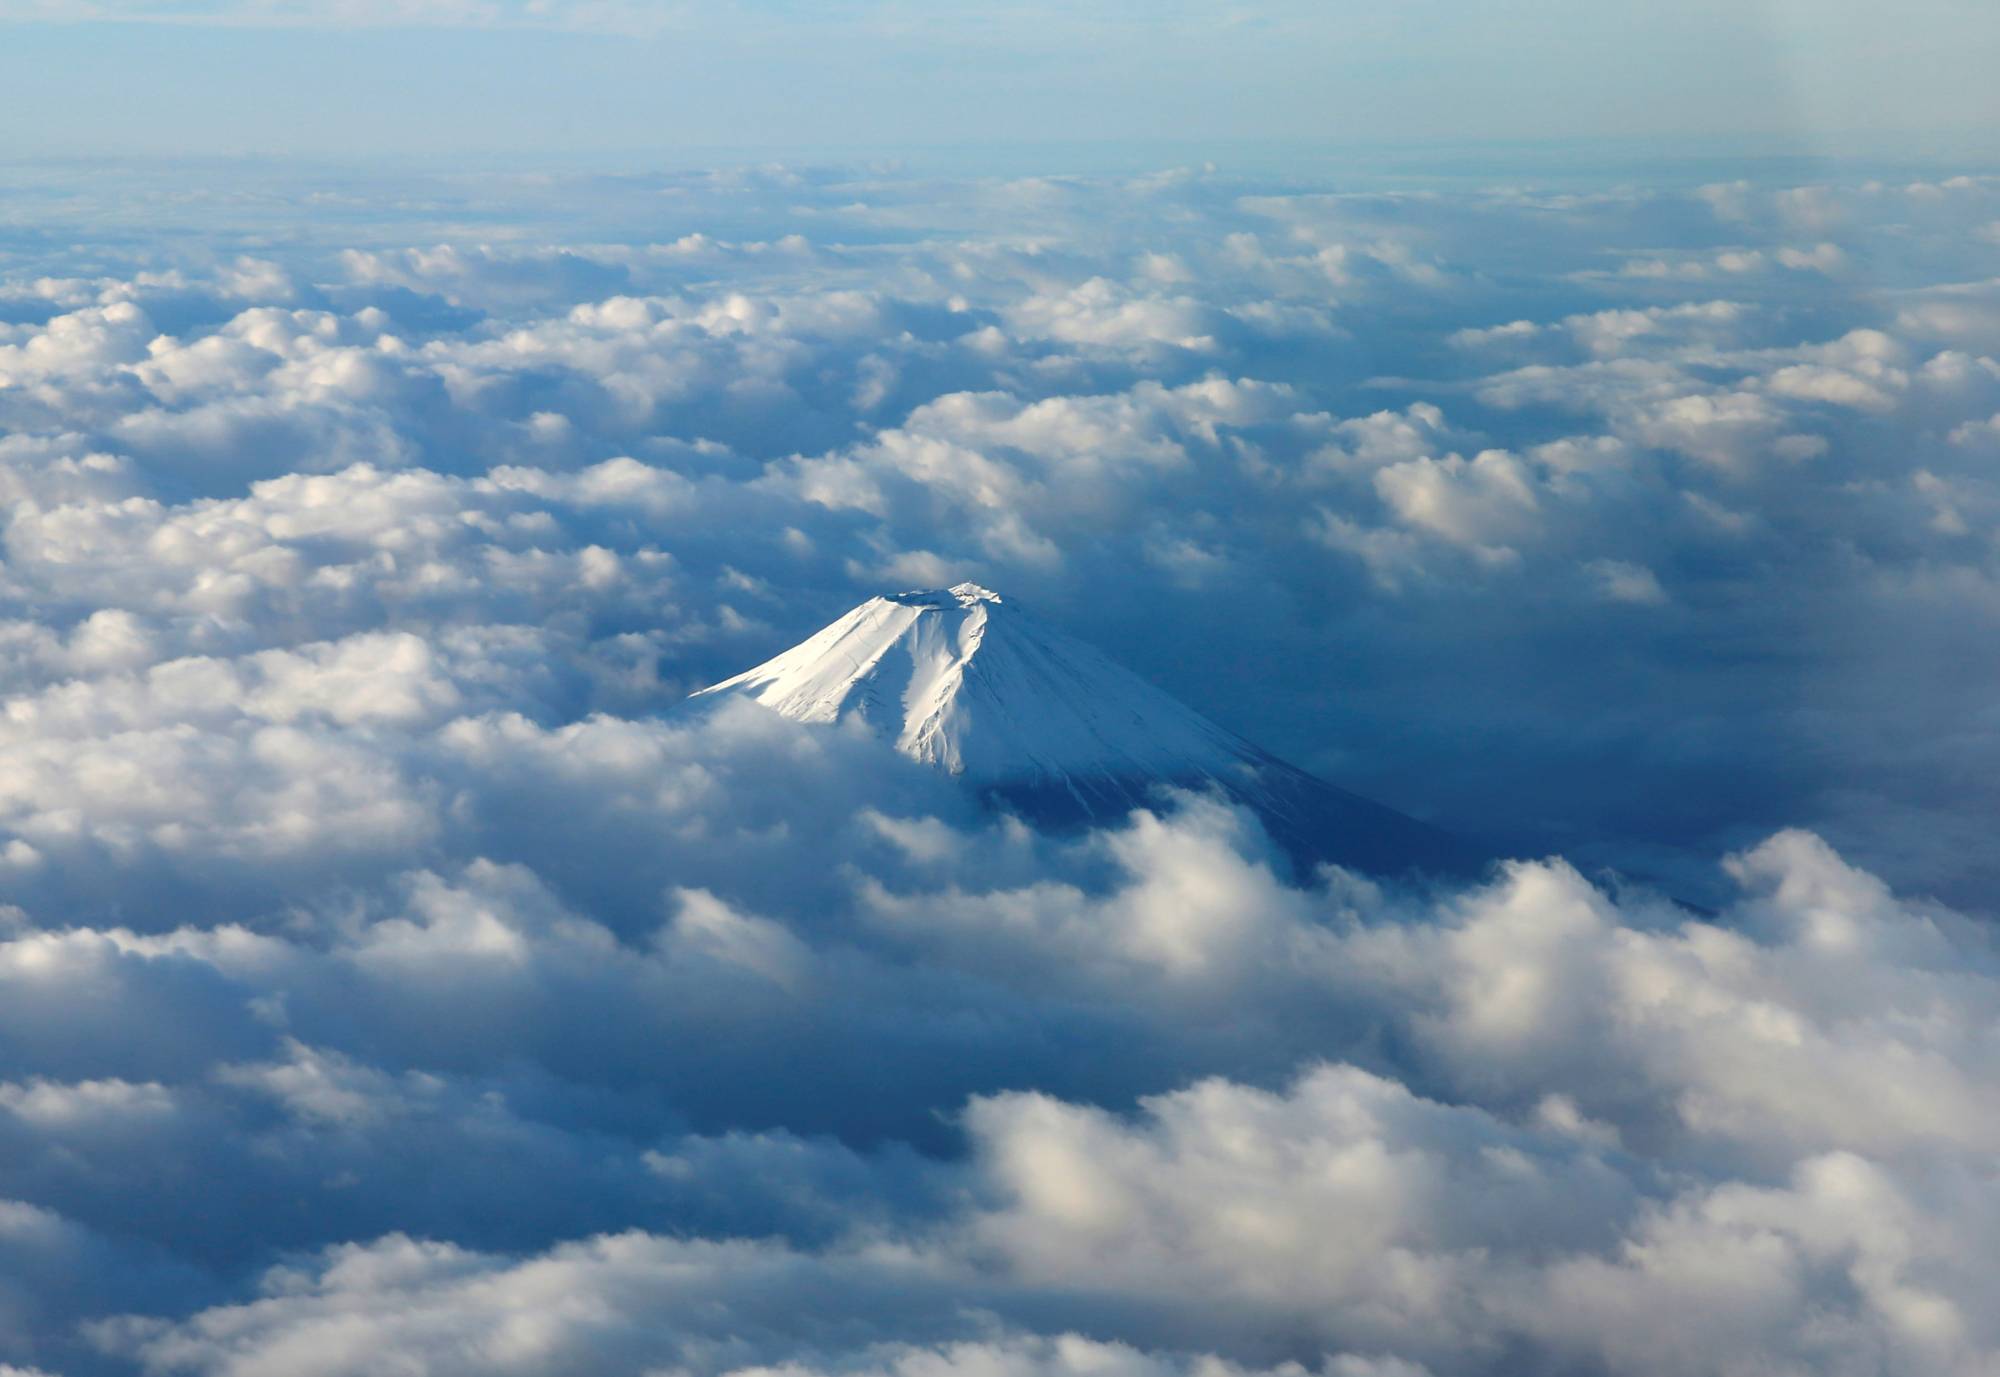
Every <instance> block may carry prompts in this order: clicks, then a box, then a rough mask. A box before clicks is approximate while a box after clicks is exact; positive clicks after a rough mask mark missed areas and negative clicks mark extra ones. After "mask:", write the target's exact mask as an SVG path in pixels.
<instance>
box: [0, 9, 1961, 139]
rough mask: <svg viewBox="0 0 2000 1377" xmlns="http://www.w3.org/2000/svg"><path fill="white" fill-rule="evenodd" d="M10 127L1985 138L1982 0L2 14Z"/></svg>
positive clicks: (127, 133) (170, 132) (170, 133)
mask: <svg viewBox="0 0 2000 1377" xmlns="http://www.w3.org/2000/svg"><path fill="white" fill-rule="evenodd" d="M0 26H4V27H3V28H0V33H4V40H5V41H4V42H0V82H4V86H5V89H6V91H7V97H6V100H7V109H6V131H7V135H8V140H9V146H10V147H11V148H12V149H13V150H14V151H15V152H17V153H22V152H30V153H31V152H36V151H43V152H56V151H77V152H98V153H101V152H133V151H144V152H166V153H189V152H227V153H240V152H265V153H279V154H298V153H308V152H309V153H317V154H357V153H366V154H380V153H406V152H427V153H466V152H474V151H486V152H505V153H510V154H520V153H542V152H553V151H564V152H572V153H575V152H585V151H591V152H596V151H605V150H613V151H621V152H643V153H649V154H654V155H658V154H660V153H663V152H664V153H674V152H677V151H686V150H696V149H703V148H715V147H732V148H744V147H748V148H763V149H770V148H787V149H801V148H818V149H827V148H849V149H852V148H856V147H874V148H882V147H895V146H912V145H930V144H939V143H944V144H966V143H969V144H1006V143H1022V142H1040V141H1052V140H1053V141H1068V140H1076V139H1094V140H1100V141H1112V142H1126V141H1135V140H1147V141H1152V142H1155V143H1167V144H1180V145H1182V146H1194V145H1214V144H1219V143H1226V142H1228V141H1233V140H1250V141H1280V142H1292V143H1298V142H1328V141H1331V142H1345V143H1361V144H1370V143H1382V142H1411V141H1417V142H1463V141H1468V140H1491V139H1575V138H1584V137H1589V138H1604V137H1614V138H1623V137H1637V138H1643V137H1648V136H1656V137H1657V136H1670V137H1688V136H1698V135H1699V136H1724V137H1737V138H1740V137H1758V138H1764V139H1770V140H1776V141H1780V142H1782V143H1786V144H1788V145H1790V146H1792V147H1795V148H1801V149H1807V150H1815V149H1817V150H1821V151H1826V150H1827V149H1828V147H1829V146H1831V147H1832V148H1842V147H1846V148H1853V147H1855V146H1856V145H1857V144H1860V145H1863V146H1866V145H1871V144H1879V143H1880V142H1881V141H1882V140H1883V139H1885V138H1894V139H1900V140H1903V141H1905V142H1906V141H1907V140H1908V138H1909V137H1910V136H1911V135H1913V134H1925V135H1932V136H1953V137H1957V138H1960V139H1964V138H1968V137H1970V138H1975V139H1976V138H1981V137H1983V136H1984V134H1985V131H1988V130H1990V129H1992V128H1993V127H1994V126H1995V124H1996V123H2000V98H1996V96H1995V94H1994V90H1993V83H1992V82H1991V81H1990V79H1989V76H1990V71H1989V68H1990V57H1991V54H1992V52H1993V51H1994V48H1995V45H1996V43H2000V17H1996V15H1995V14H1994V12H1993V10H1992V8H1991V6H1988V5H1984V4H1980V3H1977V2H1976V0H1918V2H1917V3H1912V4H1908V5H1900V6H1895V7H1893V8H1892V7H1884V6H1878V5H1873V4H1864V3H1860V2H1859V0H1829V2H1828V3H1817V4H1805V3H1800V2H1799V0H1782V2H1780V0H1766V2H1765V3H1747V4H1737V3H1732V4H1721V3H1714V2H1713V0H1689V2H1688V3H1674V4H1661V3H1657V0H1646V2H1645V3H1639V4H1620V5H1603V4H1590V3H1582V2H1581V0H1498V2H1496V3H1464V2H1463V0H1408V2H1407V3H1398V4H1352V3H1289V2H1281V0H1257V2H1248V3H1228V4H1224V3H1217V4H1208V5H1204V4H1188V3H1178V4H1146V5H1139V4H1123V3H1120V4H1102V3H1099V4H1082V5H1075V6H1064V5H1051V4H1040V3H1028V2H1027V0H1011V2H1008V3H997V2H996V3H986V4H979V5H963V6H959V5H944V6H925V5H913V4H893V3H885V2H882V0H854V2H853V3H840V4H834V3H827V4H772V3H733V4H710V5H693V4H685V5H683V4H646V3H638V2H637V0H605V2H603V3H584V2H582V0H578V2H576V3H567V2H565V0H549V2H548V3H542V4H532V5H529V4H502V3H473V2H472V0H465V3H454V2H451V0H444V2H438V3H423V4H394V5H392V4H386V3H367V2H366V0H356V2H355V3H335V2H334V0H294V2H293V3H270V4H227V3H218V4H208V5H178V4H132V5H120V4H116V3H105V4H96V5H85V4H67V3H44V2H43V0H27V2H26V3H23V0H10V3H8V4H5V5H0Z"/></svg>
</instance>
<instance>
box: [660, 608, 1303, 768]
mask: <svg viewBox="0 0 2000 1377" xmlns="http://www.w3.org/2000/svg"><path fill="white" fill-rule="evenodd" d="M695 696H696V697H697V698H703V697H710V698H719V697H728V696H737V697H745V698H749V699H751V700H753V701H755V702H757V703H761V704H763V705H764V706H765V707H768V708H771V709H774V710H775V711H777V712H780V713H782V714H784V715H785V716H786V717H790V718H793V719H795V720H797V721H801V722H842V723H858V724H860V725H863V726H865V727H866V728H868V729H869V730H872V731H874V732H876V733H877V734H879V735H881V736H883V737H885V738H888V739H889V740H891V741H893V742H894V743H895V745H896V749H898V750H899V751H901V752H902V753H903V754H904V755H907V756H910V757H912V758H913V759H916V760H921V761H923V762H925V763H926V764H930V765H934V766H937V767H938V768H940V769H943V770H947V771H949V772H950V773H952V774H954V775H959V776H962V777H964V778H965V779H967V780H968V781H970V782H973V783H975V784H980V785H999V784H1052V785H1069V786H1070V787H1072V788H1074V787H1075V785H1076V783H1077V782H1079V781H1084V780H1088V779H1093V778H1105V777H1115V778H1126V779H1130V778H1155V779H1175V780H1184V781H1185V780H1198V779H1201V778H1204V777H1215V778H1220V777H1223V776H1225V775H1235V774H1239V773H1240V772H1241V770H1242V768H1243V767H1244V766H1246V765H1249V764H1253V763H1256V762H1258V761H1259V760H1261V759H1263V758H1264V757H1263V756H1262V753H1261V752H1259V751H1258V750H1257V749H1256V748H1255V747H1253V746H1251V745H1250V744H1249V743H1247V742H1245V741H1243V740H1242V739H1241V738H1239V737H1237V736H1235V735H1234V734H1233V733H1230V732H1228V731H1225V730H1224V729H1223V728H1221V727H1219V726H1217V725H1215V724H1214V723H1213V722H1210V721H1209V720H1208V719H1207V718H1205V717H1203V716H1201V714H1199V713H1197V712H1195V711H1194V710H1193V709H1191V708H1188V707H1186V706H1184V705H1182V704H1181V703H1178V702H1176V701H1175V700H1174V699H1172V698H1171V697H1169V696H1168V695H1166V694H1165V693H1162V692H1161V691H1160V690H1158V689H1156V688H1154V687H1153V686H1152V685H1151V684H1149V683H1147V682H1146V681H1145V680H1143V679H1141V678H1139V677H1138V676H1137V675H1135V674H1133V673H1132V672H1131V671H1129V670H1126V669H1124V668H1121V667H1120V666H1119V665H1117V664H1115V663H1113V662H1112V661H1111V660H1109V659H1108V658H1106V657H1105V656H1104V655H1102V654H1100V653H1099V652H1098V651H1096V650H1094V649H1092V648H1091V647H1090V646H1088V645H1085V644H1084V643H1083V642H1081V641H1078V640H1076V639H1074V638H1072V637H1070V636H1067V635H1064V634H1063V633H1062V632H1060V631H1057V630H1056V629H1055V628H1053V627H1050V626H1047V625H1044V624H1043V623H1041V622H1038V621H1036V620H1035V619H1034V618H1033V617H1031V616H1030V615H1028V614H1027V613H1025V612H1023V611H1022V610H1021V609H1020V607H1019V606H1018V605H1017V604H1014V603H1009V602H1005V601H1003V600H1002V599H1001V597H1000V596H999V594H997V593H994V592H993V591H992V590H990V589H986V588H981V587H980V586H979V585H978V584H975V583H961V584H959V585H957V586H956V587H953V588H948V589H924V590H917V591H914V592H908V593H895V594H891V595H889V596H886V597H879V598H871V599H869V600H868V601H867V602H865V603H863V604H861V606H859V607H857V608H855V609H854V610H853V611H851V612H849V613H848V614H847V615H846V616H844V617H842V618H840V619H839V620H838V621H835V622H833V623H832V624H831V625H829V626H826V627H824V628H822V629H821V630H820V631H818V632H817V633H815V634H814V635H812V636H810V637H808V638H807V639H806V640H804V641H801V642H800V643H799V644H798V645H796V646H793V647H792V648H791V649H790V650H787V651H785V652H784V653H783V654H782V655H779V656H776V657H775V658H773V659H770V660H766V661H765V662H764V663H763V664H761V665H758V666H757V667H756V668H754V669H750V670H746V671H745V672H744V673H742V674H739V675H737V676H736V677H735V678H733V679H726V680H724V681H723V682H722V683H719V684H716V685H713V686H712V687H710V688H705V689H703V690H702V691H701V692H700V693H698V694H696V695H695Z"/></svg>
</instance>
